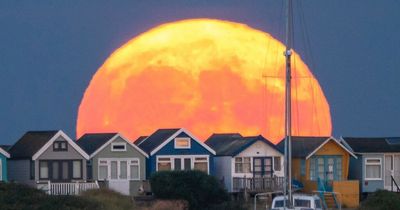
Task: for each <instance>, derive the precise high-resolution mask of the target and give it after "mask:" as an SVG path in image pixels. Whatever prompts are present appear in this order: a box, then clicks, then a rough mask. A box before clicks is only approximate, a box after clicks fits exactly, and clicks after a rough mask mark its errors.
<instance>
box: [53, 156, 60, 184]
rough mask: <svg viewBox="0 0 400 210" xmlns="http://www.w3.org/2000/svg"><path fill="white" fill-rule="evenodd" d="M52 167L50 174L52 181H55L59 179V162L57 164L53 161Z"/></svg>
mask: <svg viewBox="0 0 400 210" xmlns="http://www.w3.org/2000/svg"><path fill="white" fill-rule="evenodd" d="M52 166H53V169H52V172H53V179H55V180H58V179H59V173H58V172H59V170H60V168H59V162H57V161H54V162H53V163H52Z"/></svg>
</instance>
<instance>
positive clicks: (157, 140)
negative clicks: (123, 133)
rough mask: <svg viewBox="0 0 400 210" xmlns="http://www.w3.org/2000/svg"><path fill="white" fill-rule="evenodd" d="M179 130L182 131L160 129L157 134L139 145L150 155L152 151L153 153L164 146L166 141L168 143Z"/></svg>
mask: <svg viewBox="0 0 400 210" xmlns="http://www.w3.org/2000/svg"><path fill="white" fill-rule="evenodd" d="M179 130H180V129H179V128H173V129H158V130H157V131H156V132H154V133H153V134H151V135H150V136H149V137H147V138H146V139H145V140H144V141H143V142H142V143H141V144H140V145H139V147H140V148H141V149H142V150H143V151H145V152H146V153H148V154H150V153H151V151H153V150H154V149H155V148H157V147H158V146H159V145H160V144H162V143H163V142H164V141H166V140H167V139H168V138H169V137H171V136H172V135H174V134H175V133H176V132H177V131H179Z"/></svg>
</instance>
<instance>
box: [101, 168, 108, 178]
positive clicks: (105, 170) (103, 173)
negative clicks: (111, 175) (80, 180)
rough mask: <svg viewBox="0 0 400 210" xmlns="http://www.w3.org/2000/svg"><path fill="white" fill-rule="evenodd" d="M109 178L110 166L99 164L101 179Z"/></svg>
mask: <svg viewBox="0 0 400 210" xmlns="http://www.w3.org/2000/svg"><path fill="white" fill-rule="evenodd" d="M107 178H108V166H99V179H101V180H103V179H107Z"/></svg>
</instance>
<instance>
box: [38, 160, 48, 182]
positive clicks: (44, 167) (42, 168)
mask: <svg viewBox="0 0 400 210" xmlns="http://www.w3.org/2000/svg"><path fill="white" fill-rule="evenodd" d="M39 178H40V179H48V178H49V163H48V162H47V161H39Z"/></svg>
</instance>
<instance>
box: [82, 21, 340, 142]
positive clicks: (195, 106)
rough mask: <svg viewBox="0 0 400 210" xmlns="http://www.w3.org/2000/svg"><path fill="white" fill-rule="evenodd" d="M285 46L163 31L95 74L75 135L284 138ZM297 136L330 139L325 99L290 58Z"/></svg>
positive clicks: (203, 26) (136, 41)
mask: <svg viewBox="0 0 400 210" xmlns="http://www.w3.org/2000/svg"><path fill="white" fill-rule="evenodd" d="M284 48H285V47H284V45H283V44H282V43H280V42H279V41H277V40H276V39H275V38H273V37H272V36H270V35H269V34H267V33H264V32H262V31H259V30H256V29H253V28H250V27H248V26H246V25H243V24H238V23H233V22H227V21H220V20H210V19H194V20H184V21H178V22H173V23H168V24H164V25H160V26H158V27H156V28H153V29H151V30H149V31H147V32H145V33H143V34H141V35H139V36H137V37H135V38H133V39H132V40H130V41H129V42H128V43H126V44H125V45H123V46H122V47H120V48H119V49H118V50H116V51H115V52H114V53H112V55H111V56H110V57H109V58H108V59H107V60H106V61H105V63H104V64H103V65H102V66H101V67H100V68H99V69H98V71H97V72H96V74H95V75H94V76H93V78H92V80H91V82H90V84H89V86H88V88H87V89H86V92H85V94H84V97H83V99H82V102H81V104H80V106H79V112H78V118H77V128H76V129H77V136H78V137H79V136H81V135H83V134H84V133H87V132H111V131H112V132H121V133H123V134H124V135H125V136H127V137H128V138H130V139H131V140H135V139H136V138H137V137H138V136H140V135H149V134H151V133H152V132H153V131H155V130H156V129H158V128H175V127H184V128H186V129H187V130H189V131H191V132H192V133H193V134H194V135H196V136H197V137H199V138H200V139H201V140H205V139H206V138H207V137H208V136H209V135H211V134H212V133H222V132H239V133H241V134H242V135H256V134H262V135H264V136H265V137H266V138H267V139H269V140H271V141H273V142H275V143H276V142H277V141H279V140H280V139H282V138H283V137H284V95H285V86H284V76H285V62H284V56H283V51H284ZM292 61H293V65H292V66H293V77H294V78H293V85H292V91H293V92H292V113H293V124H292V125H293V131H292V132H293V135H303V136H320V135H323V136H329V135H331V129H332V128H331V116H330V111H329V105H328V103H327V100H326V98H325V96H324V94H323V92H322V90H321V87H320V86H319V84H318V81H317V80H316V79H315V78H314V76H313V75H312V73H311V72H310V71H309V69H308V67H307V66H306V65H305V64H304V63H303V62H302V61H301V59H300V57H299V56H298V55H297V54H294V56H292Z"/></svg>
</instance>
